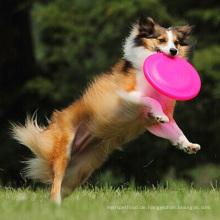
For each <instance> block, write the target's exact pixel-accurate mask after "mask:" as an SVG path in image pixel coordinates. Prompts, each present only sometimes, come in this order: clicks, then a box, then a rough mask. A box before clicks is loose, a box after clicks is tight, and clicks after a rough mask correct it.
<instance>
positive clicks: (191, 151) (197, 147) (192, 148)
mask: <svg viewBox="0 0 220 220" xmlns="http://www.w3.org/2000/svg"><path fill="white" fill-rule="evenodd" d="M200 149H201V147H200V145H199V144H192V143H191V144H190V145H189V146H187V147H186V153H188V154H195V153H196V152H197V151H198V150H200Z"/></svg>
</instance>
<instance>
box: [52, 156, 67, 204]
mask: <svg viewBox="0 0 220 220" xmlns="http://www.w3.org/2000/svg"><path fill="white" fill-rule="evenodd" d="M66 165H67V158H66V157H65V156H62V155H61V156H60V157H58V158H57V159H56V160H54V163H53V175H54V177H53V184H52V189H51V199H52V200H53V201H55V202H56V203H57V204H60V203H61V184H62V181H63V177H64V175H65V171H66Z"/></svg>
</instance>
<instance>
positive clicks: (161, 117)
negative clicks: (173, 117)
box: [154, 115, 169, 123]
mask: <svg viewBox="0 0 220 220" xmlns="http://www.w3.org/2000/svg"><path fill="white" fill-rule="evenodd" d="M154 118H155V119H156V121H157V122H159V123H167V122H169V118H168V117H167V116H166V115H155V116H154Z"/></svg>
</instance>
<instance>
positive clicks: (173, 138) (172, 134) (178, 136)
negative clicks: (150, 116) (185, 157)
mask: <svg viewBox="0 0 220 220" xmlns="http://www.w3.org/2000/svg"><path fill="white" fill-rule="evenodd" d="M147 130H148V131H150V132H151V133H153V134H154V135H156V136H159V137H162V138H165V139H168V140H170V142H171V143H172V144H173V145H174V146H176V147H178V148H179V149H181V150H183V151H185V152H186V153H189V154H193V153H196V152H197V151H198V150H200V145H199V144H193V143H191V142H189V141H188V139H187V138H186V136H185V135H184V134H183V132H182V131H181V129H180V128H179V127H178V125H177V124H176V122H175V121H174V120H173V119H171V120H170V122H168V123H166V124H160V123H157V124H155V125H152V126H150V127H148V128H147Z"/></svg>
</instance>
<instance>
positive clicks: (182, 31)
mask: <svg viewBox="0 0 220 220" xmlns="http://www.w3.org/2000/svg"><path fill="white" fill-rule="evenodd" d="M194 28H195V26H194V25H192V26H188V25H184V26H178V27H174V29H175V30H176V31H177V33H178V36H179V38H180V40H181V41H182V42H183V43H186V42H187V40H188V39H189V37H190V35H191V33H192V31H193V29H194Z"/></svg>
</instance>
